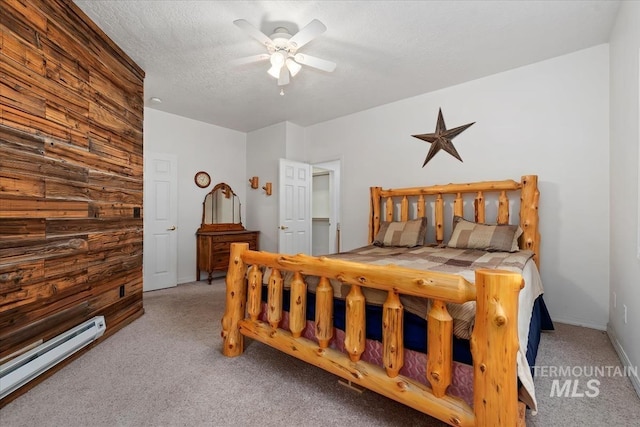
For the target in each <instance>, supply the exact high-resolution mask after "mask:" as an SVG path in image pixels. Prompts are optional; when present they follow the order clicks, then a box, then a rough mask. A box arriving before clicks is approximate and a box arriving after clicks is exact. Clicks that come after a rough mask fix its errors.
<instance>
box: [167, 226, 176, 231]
mask: <svg viewBox="0 0 640 427" xmlns="http://www.w3.org/2000/svg"><path fill="white" fill-rule="evenodd" d="M175 229H176V226H175V225H174V226H172V227H171V228H167V231H174V230H175Z"/></svg>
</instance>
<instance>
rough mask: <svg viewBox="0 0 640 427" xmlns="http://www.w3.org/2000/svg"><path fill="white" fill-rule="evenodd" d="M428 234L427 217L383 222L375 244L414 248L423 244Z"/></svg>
mask: <svg viewBox="0 0 640 427" xmlns="http://www.w3.org/2000/svg"><path fill="white" fill-rule="evenodd" d="M426 234H427V218H426V217H424V218H420V219H414V220H411V221H403V222H383V223H382V224H380V231H378V234H376V238H375V240H374V241H373V244H374V245H376V246H398V247H407V248H412V247H414V246H421V245H423V244H424V237H425V235H426Z"/></svg>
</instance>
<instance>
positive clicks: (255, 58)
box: [231, 53, 269, 66]
mask: <svg viewBox="0 0 640 427" xmlns="http://www.w3.org/2000/svg"><path fill="white" fill-rule="evenodd" d="M267 59H269V54H268V53H262V54H260V55H251V56H245V57H244V58H238V59H233V60H231V65H235V66H238V65H245V64H251V63H253V62H260V61H266V60H267Z"/></svg>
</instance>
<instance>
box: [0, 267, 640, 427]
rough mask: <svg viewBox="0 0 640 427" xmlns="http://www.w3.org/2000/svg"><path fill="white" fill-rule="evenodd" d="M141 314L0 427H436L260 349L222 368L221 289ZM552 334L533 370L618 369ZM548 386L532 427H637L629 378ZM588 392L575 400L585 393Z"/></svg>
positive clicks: (182, 289) (37, 391)
mask: <svg viewBox="0 0 640 427" xmlns="http://www.w3.org/2000/svg"><path fill="white" fill-rule="evenodd" d="M144 305H145V310H146V314H145V315H144V316H143V317H142V318H140V319H139V320H137V321H135V322H133V323H132V324H131V325H129V326H127V327H126V328H124V329H123V330H122V331H120V332H119V333H117V334H116V335H114V336H113V337H111V338H109V339H107V340H106V341H105V342H103V343H102V344H100V345H99V346H97V347H96V348H95V349H93V350H91V351H90V352H88V353H87V354H85V355H83V356H82V357H80V358H79V359H78V360H76V361H74V362H73V363H71V364H70V365H69V366H67V367H65V368H64V369H62V370H61V371H60V372H58V373H56V374H55V375H53V376H52V377H51V378H49V379H47V380H46V381H44V382H43V383H42V384H40V385H38V386H36V387H35V388H34V389H33V390H31V391H29V392H28V393H26V394H25V395H24V396H21V397H19V398H18V399H16V400H15V401H14V402H12V403H10V404H8V405H7V406H6V407H5V408H3V409H2V410H0V426H2V427H21V426H29V427H31V426H38V427H45V426H61V427H62V426H68V427H75V426H78V427H80V426H82V427H85V426H95V427H103V426H104V427H107V426H109V427H110V426H250V425H262V426H442V425H443V424H442V423H440V422H438V421H437V420H434V419H432V418H429V417H427V416H425V415H423V414H421V413H420V412H417V411H415V410H412V409H409V408H407V407H405V406H402V405H400V404H398V403H395V402H394V401H391V400H389V399H386V398H384V397H382V396H379V395H377V394H375V393H372V392H369V391H367V392H365V393H363V394H357V393H354V392H352V391H350V390H348V389H346V388H345V387H342V386H340V385H339V384H338V382H337V379H336V377H334V376H332V375H330V374H328V373H325V372H324V371H322V370H320V369H318V368H315V367H312V366H310V365H307V364H305V363H303V362H300V361H298V360H297V359H294V358H292V357H290V356H287V355H283V354H281V353H279V352H277V351H275V350H272V349H271V348H269V347H267V346H264V345H262V344H260V343H257V342H252V343H250V344H249V345H247V347H246V351H245V354H244V355H243V356H241V357H237V358H233V359H229V358H225V357H224V356H222V355H221V353H220V346H221V339H220V318H221V316H222V312H223V307H224V282H223V281H222V280H215V281H214V282H213V285H211V286H209V285H207V284H206V282H198V283H192V284H185V285H180V286H178V287H177V288H172V289H168V290H162V291H154V292H149V293H145V295H144ZM557 327H558V330H557V331H556V332H553V333H547V334H545V335H544V336H543V338H542V344H541V349H540V354H539V358H538V361H537V362H538V363H537V364H538V365H539V366H592V365H597V366H609V365H618V366H619V364H620V362H619V360H618V358H617V356H616V354H615V352H614V350H613V348H612V347H611V344H610V343H609V340H608V338H607V336H606V334H604V333H603V332H601V331H596V330H592V329H586V328H579V327H574V326H567V325H557ZM554 379H557V378H551V377H544V378H538V379H537V380H536V384H537V393H538V400H539V405H540V411H539V413H538V415H535V416H532V415H531V414H528V416H527V423H528V425H530V426H540V427H542V426H545V427H547V426H603V425H609V426H627V425H628V426H632V425H638V420H640V400H639V399H638V396H637V395H636V394H635V392H634V390H633V388H632V386H631V383H630V381H629V379H628V378H625V377H613V378H598V380H600V382H601V384H600V386H599V395H598V396H597V397H592V398H590V397H586V396H584V397H550V394H551V390H552V382H553V380H554ZM582 380H583V379H582V378H581V379H580V381H582ZM586 380H587V378H584V381H582V382H584V385H581V386H580V389H579V390H578V392H580V391H590V389H588V388H587V387H586ZM561 382H564V379H562V381H561ZM591 393H592V394H593V391H592V390H591ZM556 394H557V393H556Z"/></svg>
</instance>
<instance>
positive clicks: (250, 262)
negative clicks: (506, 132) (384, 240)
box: [222, 175, 540, 427]
mask: <svg viewBox="0 0 640 427" xmlns="http://www.w3.org/2000/svg"><path fill="white" fill-rule="evenodd" d="M513 192H518V193H519V196H520V212H519V224H520V226H521V227H522V229H523V234H522V236H521V237H520V241H519V243H520V248H522V249H530V250H532V251H534V252H535V257H534V260H535V262H536V264H539V259H540V258H539V247H540V234H539V230H538V199H539V191H538V187H537V176H536V175H528V176H523V177H522V179H521V181H520V182H517V181H514V180H504V181H485V182H476V183H468V184H447V185H436V186H430V187H414V188H404V189H396V190H383V189H381V188H380V187H372V188H371V214H370V220H369V243H371V242H372V241H373V239H374V236H375V235H376V233H377V231H378V229H379V227H380V221H381V218H382V216H383V211H384V212H385V213H384V220H386V221H392V220H394V211H399V215H400V217H399V218H398V219H395V220H396V221H398V220H401V221H406V220H408V219H409V213H410V211H412V210H413V209H410V206H413V205H410V203H413V202H410V201H409V200H410V198H411V197H416V198H417V204H416V209H415V210H416V211H417V216H418V217H423V216H425V215H426V214H427V209H426V208H425V207H427V208H430V207H433V209H429V210H430V211H431V210H432V211H433V212H434V213H433V216H434V218H433V221H429V220H428V221H429V223H430V224H433V227H434V228H435V240H436V243H442V242H443V241H444V228H445V227H444V224H445V219H444V213H445V210H448V209H445V203H446V202H445V199H446V198H447V197H452V198H453V209H450V210H451V213H452V215H459V216H463V211H464V209H463V207H464V204H465V201H464V198H465V196H466V197H469V196H470V197H471V198H472V201H471V202H467V203H469V204H468V205H467V206H473V210H474V217H475V218H474V219H475V220H476V222H485V209H486V205H487V203H488V202H487V201H486V200H487V196H488V195H489V194H491V195H492V197H495V200H496V203H497V223H499V224H506V223H509V205H510V203H509V194H511V193H513ZM432 198H435V201H433V202H431V199H432ZM398 199H399V200H400V202H399V203H400V207H399V209H394V203H395V200H398ZM447 200H448V198H447ZM260 267H270V268H271V274H270V276H269V280H268V288H267V289H268V291H267V292H268V300H267V301H268V302H267V307H268V310H267V322H263V321H260V320H259V315H260V312H261V292H262V280H263V278H262V274H263V273H262V269H261V268H260ZM282 271H291V272H293V280H292V282H291V284H290V290H291V305H290V307H291V309H290V312H289V329H288V330H284V329H281V328H279V325H280V323H281V320H282V317H283V310H282V295H283V287H284V285H283V279H282V274H281V272H282ZM308 275H313V276H318V277H320V281H319V284H318V287H317V290H316V318H315V336H316V339H317V342H314V341H312V340H309V339H306V338H304V337H302V336H301V335H302V331H303V329H304V327H305V325H306V313H305V308H306V284H305V282H304V276H308ZM329 279H337V280H340V281H342V282H343V283H345V284H348V285H351V290H350V293H349V294H348V296H347V298H346V319H347V322H346V328H345V329H346V330H345V348H346V351H347V352H348V354H345V353H342V352H339V351H337V350H335V349H333V348H331V347H329V342H330V340H331V338H332V337H333V332H334V331H333V329H334V328H333V323H332V320H333V312H332V310H333V288H332V287H331V285H330V283H329ZM522 286H523V279H522V276H521V275H520V274H517V273H513V272H508V271H504V270H477V271H476V273H475V285H474V284H471V283H470V282H468V281H467V280H465V279H464V278H462V277H461V276H456V275H452V274H445V273H438V272H426V271H418V270H413V269H409V268H404V267H398V266H378V265H369V264H360V263H355V262H348V261H341V260H338V259H331V258H327V257H312V256H307V255H300V254H299V255H283V254H277V253H267V252H257V251H251V250H249V249H248V245H247V244H246V243H234V244H232V246H231V255H230V260H229V270H228V272H227V277H226V287H227V292H226V309H225V314H224V316H223V318H222V337H223V341H224V342H223V348H222V352H223V354H224V355H225V356H229V357H233V356H238V355H240V354H241V353H242V352H243V349H244V340H243V337H244V336H247V337H250V338H252V339H255V340H258V341H261V342H263V343H265V344H267V345H269V346H271V347H274V348H276V349H278V350H280V351H283V352H285V353H287V354H289V355H291V356H294V357H297V358H299V359H301V360H304V361H306V362H308V363H310V364H312V365H315V366H317V367H320V368H322V369H324V370H326V371H328V372H331V373H333V374H335V375H337V376H339V377H342V378H344V379H345V380H347V381H350V382H352V383H354V384H357V385H359V386H361V387H364V388H367V389H370V390H372V391H374V392H376V393H379V394H382V395H384V396H386V397H389V398H391V399H394V400H396V401H398V402H400V403H402V404H405V405H407V406H410V407H412V408H414V409H416V410H418V411H421V412H423V413H425V414H428V415H430V416H432V417H435V418H438V419H440V420H442V421H444V422H445V423H448V424H450V425H454V426H491V427H497V426H509V427H512V426H516V425H524V405H523V404H522V403H519V402H518V391H517V381H518V380H517V367H516V354H517V351H518V346H519V344H518V332H517V323H518V322H517V316H518V295H519V292H520V289H521V288H522ZM362 287H368V288H375V289H379V290H383V291H386V292H387V293H388V296H387V299H386V301H385V303H384V305H383V363H384V367H380V366H377V365H372V364H369V363H367V362H364V361H362V360H360V355H361V354H362V353H363V351H364V346H365V338H364V337H365V333H364V330H365V314H364V313H365V298H364V296H363V293H362V289H361V288H362ZM401 294H405V295H414V296H422V297H425V298H431V299H432V300H433V304H432V309H431V311H430V312H429V314H428V322H427V325H428V326H427V329H428V331H427V334H428V335H427V336H428V340H427V341H428V352H427V370H426V372H427V379H428V381H429V383H430V384H431V387H429V386H427V385H424V384H422V383H420V382H417V381H415V380H413V379H410V378H407V377H405V376H403V375H400V374H399V371H400V369H401V368H402V366H403V361H404V347H403V343H402V318H403V307H402V305H401V303H400V299H399V295H401ZM472 300H475V301H476V318H475V327H474V330H473V334H472V337H471V353H472V356H473V361H474V363H473V365H474V369H473V371H474V398H473V407H470V406H469V405H468V404H467V403H465V402H464V401H462V399H459V398H457V397H453V396H449V395H448V394H447V393H446V391H447V387H448V386H449V384H451V376H452V336H453V333H452V327H453V321H452V318H451V316H450V315H449V313H448V312H447V309H446V304H445V303H447V302H453V303H464V302H466V301H472Z"/></svg>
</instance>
